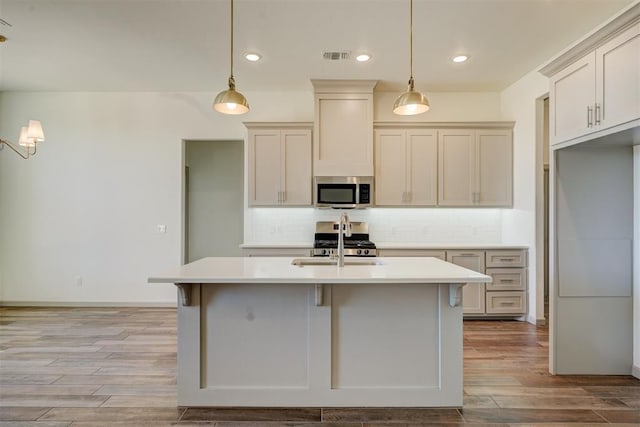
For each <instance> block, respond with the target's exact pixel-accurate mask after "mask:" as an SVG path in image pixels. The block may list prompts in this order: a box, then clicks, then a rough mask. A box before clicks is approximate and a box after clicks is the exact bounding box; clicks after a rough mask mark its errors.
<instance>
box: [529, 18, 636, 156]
mask: <svg viewBox="0 0 640 427" xmlns="http://www.w3.org/2000/svg"><path fill="white" fill-rule="evenodd" d="M639 14H640V5H638V6H635V7H633V8H630V9H628V10H627V12H625V13H624V14H622V15H620V16H618V17H617V18H616V19H615V20H613V21H612V22H610V23H609V24H608V25H606V26H604V27H603V28H601V29H599V30H598V31H596V32H595V33H593V34H591V35H590V36H589V37H587V38H585V39H584V40H583V41H581V42H580V43H578V44H577V45H575V46H574V47H572V48H571V49H569V50H568V51H567V52H565V53H564V54H563V55H562V56H560V57H559V58H557V59H556V60H554V61H553V62H551V63H550V64H548V65H547V66H545V67H544V68H543V69H542V70H540V71H541V72H542V73H543V74H544V75H546V76H548V77H550V103H549V105H550V117H549V119H550V137H551V143H552V144H559V143H563V142H567V141H573V140H575V142H582V141H584V140H587V139H590V138H592V137H597V136H604V135H606V134H608V133H614V132H617V131H618V130H624V129H627V128H630V127H634V126H638V125H640V21H639V20H638V19H639V16H638V15H639Z"/></svg>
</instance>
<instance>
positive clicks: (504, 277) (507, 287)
mask: <svg viewBox="0 0 640 427" xmlns="http://www.w3.org/2000/svg"><path fill="white" fill-rule="evenodd" d="M486 274H487V276H491V278H492V279H493V282H492V283H487V291H526V290H527V269H526V268H487V270H486Z"/></svg>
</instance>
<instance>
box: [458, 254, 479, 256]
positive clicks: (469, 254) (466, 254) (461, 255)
mask: <svg viewBox="0 0 640 427" xmlns="http://www.w3.org/2000/svg"><path fill="white" fill-rule="evenodd" d="M458 256H476V254H459V255H458Z"/></svg>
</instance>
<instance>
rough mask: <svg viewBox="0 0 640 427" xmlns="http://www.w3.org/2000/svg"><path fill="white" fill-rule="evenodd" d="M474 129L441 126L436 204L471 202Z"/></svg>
mask: <svg viewBox="0 0 640 427" xmlns="http://www.w3.org/2000/svg"><path fill="white" fill-rule="evenodd" d="M475 146H476V144H475V132H474V131H472V130H466V129H460V130H453V129H445V130H442V131H440V132H439V133H438V204H439V205H441V206H470V205H473V193H474V192H475V174H476V153H475Z"/></svg>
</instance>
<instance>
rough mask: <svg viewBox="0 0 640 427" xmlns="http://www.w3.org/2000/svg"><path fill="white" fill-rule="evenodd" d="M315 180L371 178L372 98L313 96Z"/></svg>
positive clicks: (330, 95)
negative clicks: (332, 177) (314, 114)
mask: <svg viewBox="0 0 640 427" xmlns="http://www.w3.org/2000/svg"><path fill="white" fill-rule="evenodd" d="M315 118H316V120H315V130H316V132H315V133H314V136H313V137H314V138H315V143H314V147H313V167H314V174H315V175H316V176H372V175H373V95H372V94H364V93H363V94H344V93H322V94H316V116H315Z"/></svg>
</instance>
